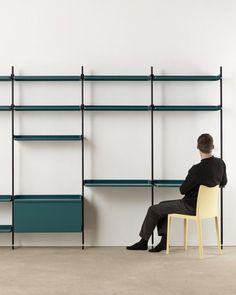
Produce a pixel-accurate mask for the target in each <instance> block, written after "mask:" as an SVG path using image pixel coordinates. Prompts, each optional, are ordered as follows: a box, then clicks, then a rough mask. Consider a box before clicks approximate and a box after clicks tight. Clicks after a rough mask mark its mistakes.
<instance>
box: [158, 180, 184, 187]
mask: <svg viewBox="0 0 236 295" xmlns="http://www.w3.org/2000/svg"><path fill="white" fill-rule="evenodd" d="M182 183H183V180H177V179H165V180H163V179H154V185H155V186H156V187H180V186H181V184H182Z"/></svg>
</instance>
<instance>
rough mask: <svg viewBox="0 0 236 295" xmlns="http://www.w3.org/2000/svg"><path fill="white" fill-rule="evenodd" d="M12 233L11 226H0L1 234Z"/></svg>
mask: <svg viewBox="0 0 236 295" xmlns="http://www.w3.org/2000/svg"><path fill="white" fill-rule="evenodd" d="M11 231H12V226H11V225H10V224H3V225H0V233H10V232H11Z"/></svg>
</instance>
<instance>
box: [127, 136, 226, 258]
mask: <svg viewBox="0 0 236 295" xmlns="http://www.w3.org/2000/svg"><path fill="white" fill-rule="evenodd" d="M197 148H198V149H199V151H200V156H201V162H200V163H198V164H196V165H194V166H193V167H192V168H191V169H190V170H189V171H188V175H187V177H186V179H185V180H184V182H183V184H182V185H181V187H180V192H181V194H182V195H185V196H184V198H183V199H180V200H173V201H164V202H161V203H159V204H157V205H153V206H150V207H149V209H148V211H147V215H146V217H145V219H144V222H143V225H142V228H141V231H140V234H139V235H140V237H141V240H140V241H139V242H137V243H136V244H134V245H132V246H129V247H127V249H128V250H147V248H148V240H149V238H150V237H151V235H152V233H153V230H154V228H155V227H156V226H157V229H158V234H159V236H161V241H160V243H159V244H158V245H157V246H156V247H155V248H153V249H150V250H149V251H150V252H160V251H162V250H165V249H166V233H167V216H168V214H171V213H179V214H188V215H195V214H196V204H197V195H198V189H199V186H200V185H201V184H202V185H205V186H208V187H213V186H216V185H220V186H221V187H222V186H225V185H226V183H227V176H226V166H225V163H224V162H223V160H221V159H219V158H216V157H214V156H213V155H212V150H213V148H214V145H213V138H212V137H211V135H210V134H207V133H205V134H202V135H200V136H199V138H198V140H197Z"/></svg>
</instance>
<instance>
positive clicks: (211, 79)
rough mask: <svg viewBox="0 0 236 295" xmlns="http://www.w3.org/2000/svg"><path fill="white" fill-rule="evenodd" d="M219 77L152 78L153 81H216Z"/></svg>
mask: <svg viewBox="0 0 236 295" xmlns="http://www.w3.org/2000/svg"><path fill="white" fill-rule="evenodd" d="M220 78H221V76H220V75H217V76H154V80H155V81H217V80H220Z"/></svg>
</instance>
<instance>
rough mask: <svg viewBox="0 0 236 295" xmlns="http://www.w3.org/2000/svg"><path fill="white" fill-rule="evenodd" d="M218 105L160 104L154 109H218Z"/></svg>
mask: <svg viewBox="0 0 236 295" xmlns="http://www.w3.org/2000/svg"><path fill="white" fill-rule="evenodd" d="M221 108H222V107H221V106H220V105H216V106H213V105H212V106H211V105H169V106H168V105H161V106H154V110H155V111H219V110H221Z"/></svg>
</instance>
